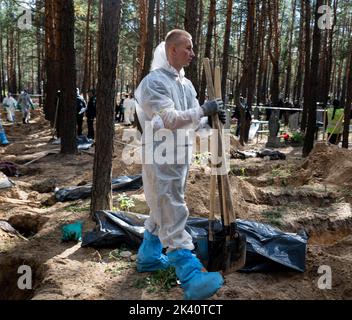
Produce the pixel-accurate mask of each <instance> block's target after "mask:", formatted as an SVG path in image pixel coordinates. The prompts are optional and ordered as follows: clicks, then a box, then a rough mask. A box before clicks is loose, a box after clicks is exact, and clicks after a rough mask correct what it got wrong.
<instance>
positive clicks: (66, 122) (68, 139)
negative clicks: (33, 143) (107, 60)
mask: <svg viewBox="0 0 352 320" xmlns="http://www.w3.org/2000/svg"><path fill="white" fill-rule="evenodd" d="M56 5H57V6H58V11H57V12H58V13H59V17H60V18H59V27H58V32H59V33H60V35H61V36H60V40H61V41H60V43H59V47H60V53H61V57H60V60H61V64H60V66H61V70H60V76H61V77H60V80H61V81H60V82H61V97H62V104H61V112H59V116H60V128H61V130H60V133H61V134H60V136H61V153H64V154H75V153H76V152H77V145H76V108H75V106H76V69H75V66H76V62H75V48H74V21H75V15H74V6H73V0H66V1H60V0H58V1H57V3H56Z"/></svg>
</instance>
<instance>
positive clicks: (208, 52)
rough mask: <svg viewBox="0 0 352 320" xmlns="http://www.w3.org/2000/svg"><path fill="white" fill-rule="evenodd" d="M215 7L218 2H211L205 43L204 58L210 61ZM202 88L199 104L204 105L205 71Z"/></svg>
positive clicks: (214, 0) (212, 0)
mask: <svg viewBox="0 0 352 320" xmlns="http://www.w3.org/2000/svg"><path fill="white" fill-rule="evenodd" d="M215 7H216V0H210V5H209V14H208V29H207V36H206V42H205V51H204V57H205V58H209V59H211V42H212V38H213V30H214V18H215ZM200 88H201V89H200V94H199V102H200V104H203V103H204V100H205V89H206V79H205V73H204V70H203V75H202V82H201V87H200Z"/></svg>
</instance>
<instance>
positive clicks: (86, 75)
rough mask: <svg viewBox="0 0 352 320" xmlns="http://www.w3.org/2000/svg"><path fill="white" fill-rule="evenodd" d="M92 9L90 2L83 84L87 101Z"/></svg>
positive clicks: (90, 1) (87, 18)
mask: <svg viewBox="0 0 352 320" xmlns="http://www.w3.org/2000/svg"><path fill="white" fill-rule="evenodd" d="M91 8H92V0H88V10H87V17H86V30H85V41H84V42H85V44H84V62H83V64H84V71H83V82H82V93H83V96H84V97H85V99H86V100H87V91H88V85H89V65H90V63H91V61H90V59H89V47H90V41H89V38H90V37H89V24H90V18H91Z"/></svg>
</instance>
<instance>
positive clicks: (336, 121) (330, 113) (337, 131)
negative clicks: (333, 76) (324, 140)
mask: <svg viewBox="0 0 352 320" xmlns="http://www.w3.org/2000/svg"><path fill="white" fill-rule="evenodd" d="M343 116H344V109H343V107H342V106H341V105H340V101H339V100H337V99H335V100H334V101H333V102H332V106H331V107H330V108H328V110H327V112H326V113H325V126H326V133H327V134H328V141H329V142H330V143H331V144H338V143H339V141H340V138H341V135H342V132H343Z"/></svg>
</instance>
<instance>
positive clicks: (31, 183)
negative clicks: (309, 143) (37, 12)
mask: <svg viewBox="0 0 352 320" xmlns="http://www.w3.org/2000/svg"><path fill="white" fill-rule="evenodd" d="M5 128H7V130H8V139H9V140H10V141H12V142H14V143H12V144H11V145H9V146H7V147H0V159H1V161H13V162H15V163H17V164H18V165H19V170H20V173H21V174H20V176H19V177H12V178H11V179H12V180H13V181H14V182H15V184H16V185H15V186H14V187H12V188H11V189H3V190H0V220H7V221H9V222H10V224H11V225H12V226H13V227H15V228H16V229H17V230H18V231H19V232H20V233H21V234H22V235H23V236H24V237H26V238H28V239H29V241H26V240H23V239H22V238H20V237H18V236H16V235H12V234H9V233H5V232H4V231H2V230H1V229H0V270H1V273H0V299H182V290H181V289H180V288H179V287H178V286H176V287H172V288H171V290H169V291H163V290H160V288H159V287H158V286H157V285H155V283H153V278H152V277H151V275H141V274H138V273H137V272H136V271H135V262H134V261H132V260H131V259H129V258H128V259H126V258H121V257H120V256H119V254H120V253H121V250H120V249H118V248H111V249H103V250H95V249H93V248H81V246H80V243H78V244H75V243H62V242H61V241H60V240H61V226H62V225H63V224H66V223H72V222H75V221H77V220H80V221H82V222H83V232H86V231H90V230H92V229H93V228H94V226H95V224H94V222H93V221H91V220H90V218H89V213H88V208H89V200H78V201H73V202H65V203H60V202H56V201H54V199H53V190H54V188H55V187H64V186H75V185H84V184H87V183H90V182H91V180H92V167H93V156H92V155H91V154H89V153H84V152H80V153H78V154H76V155H74V156H64V155H61V154H57V153H52V154H48V155H47V156H45V157H43V158H41V159H39V160H37V161H36V162H34V163H32V164H29V165H27V166H25V165H24V164H25V163H28V162H29V161H31V160H33V159H35V158H38V156H40V154H43V152H47V151H52V150H53V149H57V146H55V145H52V144H50V143H49V141H50V138H51V132H50V128H49V126H48V124H47V123H46V122H45V121H44V120H43V119H42V115H41V114H40V113H39V111H36V113H35V114H34V117H33V119H32V120H31V124H30V125H29V126H28V125H27V126H26V125H19V126H15V127H14V128H13V132H11V130H9V128H8V127H7V126H5ZM122 129H123V128H122V127H121V126H120V125H118V126H116V137H115V143H114V146H115V153H114V161H113V177H117V176H121V175H126V174H139V173H140V172H141V167H140V166H139V165H130V166H126V165H125V164H124V163H123V162H122V161H121V157H122V151H123V148H124V146H123V144H121V134H122ZM254 147H257V148H258V145H249V146H246V149H250V148H254ZM259 147H263V145H259ZM280 151H282V152H284V153H285V154H286V156H287V160H277V161H265V160H263V159H260V158H250V159H247V160H238V159H236V160H235V159H233V160H232V161H231V178H230V179H231V184H232V186H233V195H232V196H233V199H234V203H235V206H236V212H237V214H238V216H239V217H240V218H243V219H252V220H256V221H262V222H268V223H270V224H272V225H275V226H278V227H280V228H281V229H282V230H284V231H288V232H297V231H299V230H302V229H303V230H305V231H306V232H307V233H308V235H309V236H310V238H309V245H308V250H307V257H306V258H307V261H306V272H304V273H303V274H301V273H295V272H289V273H284V272H280V273H277V272H271V273H252V274H245V273H234V274H231V275H228V276H226V278H225V285H224V287H223V288H222V289H221V290H220V292H218V293H217V294H216V295H215V296H214V297H213V298H212V299H351V298H352V286H351V283H352V282H351V277H352V263H351V262H352V254H351V252H352V250H351V249H352V236H351V230H352V224H351V223H352V214H351V201H352V196H351V194H352V193H351V191H352V175H351V174H350V173H351V171H352V154H351V152H350V151H348V150H341V149H336V148H334V147H327V146H325V145H323V144H319V145H318V146H317V147H316V148H315V149H314V152H313V153H312V155H311V156H310V157H309V158H308V159H306V160H304V159H301V157H300V149H299V148H291V147H287V148H283V149H281V150H280ZM89 152H90V153H92V154H93V153H94V148H93V149H92V150H90V151H89ZM336 168H337V169H336ZM209 180H210V178H209V175H208V172H207V170H206V169H205V168H204V167H202V166H200V165H193V166H192V169H191V171H190V175H189V178H188V184H187V194H186V200H187V203H188V206H189V209H190V213H191V215H193V216H203V217H206V216H207V215H208V207H209V204H208V202H209V200H208V194H209ZM127 194H128V195H129V196H130V197H133V198H134V199H135V202H136V207H135V208H134V209H135V210H134V211H136V212H139V213H147V212H148V208H147V207H146V204H145V201H144V194H143V190H141V191H136V192H127ZM117 196H118V194H114V206H116V207H117V206H118V202H117ZM132 253H135V251H133V252H132ZM21 265H29V266H31V268H32V271H33V278H34V284H33V290H19V289H18V286H17V280H18V277H19V274H18V273H17V271H18V267H19V266H21ZM322 266H328V267H330V268H331V272H332V288H331V289H330V290H329V289H327V290H322V289H319V287H318V281H319V278H320V277H321V276H322V274H320V273H319V271H320V272H321V271H322V270H325V269H324V268H325V267H322Z"/></svg>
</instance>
